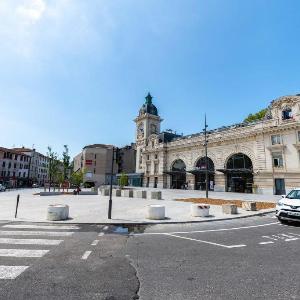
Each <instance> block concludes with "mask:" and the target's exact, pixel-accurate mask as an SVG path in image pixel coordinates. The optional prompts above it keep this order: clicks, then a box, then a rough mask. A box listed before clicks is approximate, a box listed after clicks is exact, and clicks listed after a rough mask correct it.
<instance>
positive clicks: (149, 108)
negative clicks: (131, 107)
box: [140, 93, 158, 116]
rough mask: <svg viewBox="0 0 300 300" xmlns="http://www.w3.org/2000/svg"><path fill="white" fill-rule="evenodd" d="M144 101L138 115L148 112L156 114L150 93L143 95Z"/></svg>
mask: <svg viewBox="0 0 300 300" xmlns="http://www.w3.org/2000/svg"><path fill="white" fill-rule="evenodd" d="M145 99H146V101H145V103H144V104H143V106H142V107H141V109H140V115H143V114H150V115H154V116H158V111H157V108H156V106H155V105H154V104H153V103H152V99H153V97H152V96H151V94H150V93H148V95H147V96H146V97H145Z"/></svg>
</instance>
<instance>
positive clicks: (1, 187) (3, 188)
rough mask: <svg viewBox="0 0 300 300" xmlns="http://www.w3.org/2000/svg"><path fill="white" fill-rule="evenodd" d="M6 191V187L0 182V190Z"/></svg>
mask: <svg viewBox="0 0 300 300" xmlns="http://www.w3.org/2000/svg"><path fill="white" fill-rule="evenodd" d="M5 191H6V187H5V186H4V185H3V184H1V183H0V192H5Z"/></svg>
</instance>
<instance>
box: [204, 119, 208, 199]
mask: <svg viewBox="0 0 300 300" xmlns="http://www.w3.org/2000/svg"><path fill="white" fill-rule="evenodd" d="M207 127H208V126H207V123H206V114H205V124H204V147H205V194H206V199H208V158H207V143H208V140H207Z"/></svg>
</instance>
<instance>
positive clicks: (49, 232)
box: [0, 215, 300, 300]
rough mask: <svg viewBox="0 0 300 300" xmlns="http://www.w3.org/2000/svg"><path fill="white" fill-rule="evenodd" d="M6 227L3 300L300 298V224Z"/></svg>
mask: <svg viewBox="0 0 300 300" xmlns="http://www.w3.org/2000/svg"><path fill="white" fill-rule="evenodd" d="M0 223H1V224H0V299H28V300H29V299H30V300H31V299H106V300H113V299H138V298H139V299H145V300H147V299H300V260H299V254H300V251H299V250H300V227H299V226H296V225H295V224H290V225H289V226H286V225H281V224H279V223H278V222H277V220H276V219H275V218H273V217H272V216H271V215H268V216H263V217H253V218H247V219H239V220H230V221H220V222H208V223H201V224H189V225H155V226H140V227H130V228H129V229H128V230H129V232H127V228H125V229H124V228H118V227H113V226H110V227H107V226H99V225H73V226H72V227H68V226H70V225H61V226H60V225H56V226H59V227H56V226H51V225H49V224H48V225H46V224H45V226H48V227H43V224H32V223H8V222H5V221H3V222H0ZM24 225H25V226H24ZM41 226H42V227H41ZM65 226H67V227H65Z"/></svg>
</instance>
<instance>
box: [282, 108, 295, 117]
mask: <svg viewBox="0 0 300 300" xmlns="http://www.w3.org/2000/svg"><path fill="white" fill-rule="evenodd" d="M292 118H293V116H292V110H291V109H290V108H289V107H287V108H285V109H284V110H283V111H282V120H289V119H292Z"/></svg>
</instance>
